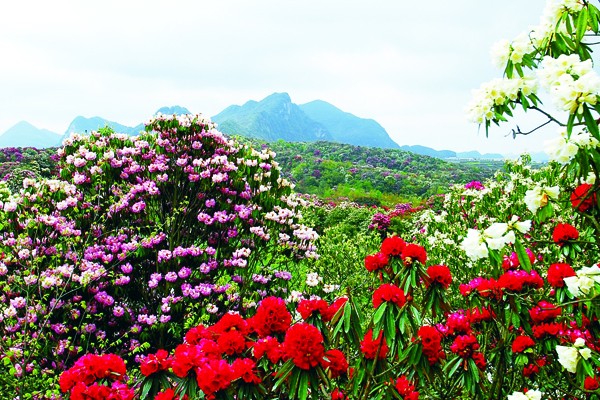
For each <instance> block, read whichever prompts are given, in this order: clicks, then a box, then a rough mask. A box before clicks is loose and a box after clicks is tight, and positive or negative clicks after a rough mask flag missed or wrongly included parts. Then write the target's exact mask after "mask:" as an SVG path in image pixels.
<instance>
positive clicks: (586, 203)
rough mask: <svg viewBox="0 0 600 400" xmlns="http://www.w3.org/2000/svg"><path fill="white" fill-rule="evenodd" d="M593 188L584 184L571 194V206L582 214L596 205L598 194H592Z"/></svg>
mask: <svg viewBox="0 0 600 400" xmlns="http://www.w3.org/2000/svg"><path fill="white" fill-rule="evenodd" d="M592 189H593V186H592V185H590V184H589V183H583V184H581V185H579V186H577V187H576V188H575V190H574V191H573V193H571V205H572V206H573V208H574V209H576V210H578V211H580V212H586V211H588V210H589V209H590V208H592V207H593V206H594V204H596V193H594V192H592Z"/></svg>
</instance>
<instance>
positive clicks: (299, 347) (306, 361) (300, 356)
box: [283, 322, 325, 370]
mask: <svg viewBox="0 0 600 400" xmlns="http://www.w3.org/2000/svg"><path fill="white" fill-rule="evenodd" d="M283 350H284V351H285V354H286V355H287V356H288V357H289V358H291V359H292V361H293V362H294V364H295V365H296V366H297V367H298V368H300V369H304V370H308V369H310V368H312V367H316V366H317V365H319V363H321V361H322V360H323V355H324V354H325V348H324V347H323V335H321V332H320V331H319V330H318V329H317V328H316V327H314V326H313V325H310V324H306V323H303V322H301V323H299V324H296V325H293V326H292V327H290V329H288V331H287V333H286V334H285V340H284V342H283Z"/></svg>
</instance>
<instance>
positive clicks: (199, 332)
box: [185, 325, 214, 344]
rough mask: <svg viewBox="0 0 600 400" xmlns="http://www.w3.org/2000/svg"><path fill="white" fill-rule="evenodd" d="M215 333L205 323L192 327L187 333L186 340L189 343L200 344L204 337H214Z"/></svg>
mask: <svg viewBox="0 0 600 400" xmlns="http://www.w3.org/2000/svg"><path fill="white" fill-rule="evenodd" d="M213 338H214V333H213V331H212V330H210V329H208V328H207V327H205V326H204V325H198V326H195V327H193V328H191V329H190V330H189V331H187V333H186V334H185V341H186V342H187V343H189V344H198V343H199V342H200V340H202V339H213Z"/></svg>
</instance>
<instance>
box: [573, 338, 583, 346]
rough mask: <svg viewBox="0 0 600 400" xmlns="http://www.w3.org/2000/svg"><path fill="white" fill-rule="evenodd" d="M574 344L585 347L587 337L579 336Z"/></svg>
mask: <svg viewBox="0 0 600 400" xmlns="http://www.w3.org/2000/svg"><path fill="white" fill-rule="evenodd" d="M573 346H575V347H583V346H585V339H584V338H581V337H578V338H577V339H575V343H573Z"/></svg>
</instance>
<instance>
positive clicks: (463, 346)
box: [450, 335, 479, 358]
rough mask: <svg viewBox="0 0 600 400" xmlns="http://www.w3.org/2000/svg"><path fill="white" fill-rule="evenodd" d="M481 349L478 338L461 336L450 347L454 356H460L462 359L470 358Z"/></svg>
mask: <svg viewBox="0 0 600 400" xmlns="http://www.w3.org/2000/svg"><path fill="white" fill-rule="evenodd" d="M478 349H479V343H477V338H476V337H475V336H473V335H461V336H457V337H456V338H455V339H454V342H453V343H452V345H451V346H450V350H452V352H453V353H454V354H458V355H459V356H461V357H462V358H469V357H471V356H472V355H473V352H474V351H475V350H478Z"/></svg>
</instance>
